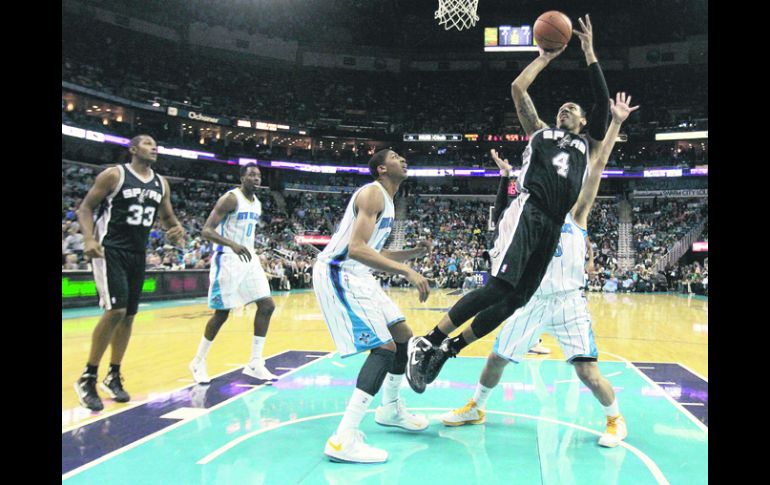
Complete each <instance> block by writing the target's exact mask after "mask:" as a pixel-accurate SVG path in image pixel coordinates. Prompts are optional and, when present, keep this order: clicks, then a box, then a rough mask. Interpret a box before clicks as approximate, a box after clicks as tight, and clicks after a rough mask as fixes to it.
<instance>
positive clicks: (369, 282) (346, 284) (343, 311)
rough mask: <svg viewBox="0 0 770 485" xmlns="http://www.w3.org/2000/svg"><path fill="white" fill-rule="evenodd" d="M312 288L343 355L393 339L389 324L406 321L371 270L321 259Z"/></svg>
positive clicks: (315, 270)
mask: <svg viewBox="0 0 770 485" xmlns="http://www.w3.org/2000/svg"><path fill="white" fill-rule="evenodd" d="M313 291H314V292H315V296H316V299H318V305H319V306H320V307H321V312H322V313H323V316H324V320H326V325H327V326H328V327H329V332H330V333H331V335H332V340H334V345H336V346H337V351H338V352H339V353H340V356H341V357H349V356H351V355H355V354H357V353H359V352H363V351H365V350H369V349H373V348H376V347H379V346H381V345H383V344H386V343H388V342H390V341H391V340H393V337H392V336H391V335H390V331H389V330H388V327H390V326H391V325H395V324H396V323H398V322H402V321H404V320H405V318H404V314H403V313H401V310H400V309H399V308H398V306H396V304H395V303H393V301H392V300H391V299H390V298H388V296H387V295H386V294H385V292H384V291H383V290H382V287H380V283H379V282H378V281H377V280H376V279H375V278H374V276H372V275H371V274H370V273H365V274H354V273H351V272H348V271H345V270H343V269H340V268H339V267H338V266H336V265H330V264H328V263H323V262H320V261H319V262H317V263H316V264H315V265H314V266H313Z"/></svg>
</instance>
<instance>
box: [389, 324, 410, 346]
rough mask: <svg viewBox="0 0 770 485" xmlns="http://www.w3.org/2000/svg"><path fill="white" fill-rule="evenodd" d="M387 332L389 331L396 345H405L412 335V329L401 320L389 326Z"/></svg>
mask: <svg viewBox="0 0 770 485" xmlns="http://www.w3.org/2000/svg"><path fill="white" fill-rule="evenodd" d="M388 330H390V334H391V335H392V336H393V340H394V341H395V342H396V343H398V344H405V343H406V342H408V341H409V339H410V338H412V335H414V334H413V333H412V329H411V328H409V325H407V324H406V322H405V321H403V320H402V321H400V322H398V323H396V324H393V325H391V326H390V327H389V328H388Z"/></svg>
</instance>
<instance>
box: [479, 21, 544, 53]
mask: <svg viewBox="0 0 770 485" xmlns="http://www.w3.org/2000/svg"><path fill="white" fill-rule="evenodd" d="M484 51H485V52H537V43H536V42H535V38H534V36H533V35H532V26H531V25H519V26H514V25H499V26H497V27H484Z"/></svg>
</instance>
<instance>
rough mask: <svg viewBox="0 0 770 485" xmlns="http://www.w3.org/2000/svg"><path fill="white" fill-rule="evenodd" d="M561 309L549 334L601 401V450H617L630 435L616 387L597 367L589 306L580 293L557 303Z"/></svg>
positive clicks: (575, 293) (555, 316) (557, 309)
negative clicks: (603, 425) (604, 421)
mask: <svg viewBox="0 0 770 485" xmlns="http://www.w3.org/2000/svg"><path fill="white" fill-rule="evenodd" d="M554 304H555V305H558V308H556V309H555V310H554V311H553V312H552V313H553V317H554V318H553V320H552V322H551V325H550V329H549V332H550V333H551V334H552V335H553V336H554V337H556V339H557V340H558V341H559V345H560V346H561V348H562V351H563V352H564V356H565V357H566V359H567V362H569V363H571V364H573V366H574V367H575V373H576V374H577V376H578V378H580V380H581V381H582V382H583V384H585V385H586V387H588V388H589V389H590V390H591V392H592V393H593V395H594V397H596V399H597V400H598V401H599V403H600V404H601V405H602V408H603V409H604V414H605V415H606V417H607V428H606V431H605V433H604V434H603V435H602V436H601V437H600V438H599V444H600V445H601V446H607V447H614V446H617V445H618V443H619V442H620V441H622V440H623V439H624V438H625V437H626V436H627V435H628V430H627V428H626V423H625V419H624V418H623V416H622V415H621V414H620V410H619V407H618V401H617V398H616V396H615V391H614V390H613V389H612V384H610V382H609V381H608V380H607V378H605V377H604V376H603V375H602V374H601V372H600V370H599V366H598V364H597V359H598V357H599V352H598V350H597V348H596V342H595V340H594V334H593V330H592V328H591V315H590V313H589V312H588V302H587V301H586V299H585V297H584V296H583V295H582V294H581V293H580V292H579V291H576V292H574V293H573V294H571V295H568V296H565V297H562V298H560V299H558V300H555V301H554Z"/></svg>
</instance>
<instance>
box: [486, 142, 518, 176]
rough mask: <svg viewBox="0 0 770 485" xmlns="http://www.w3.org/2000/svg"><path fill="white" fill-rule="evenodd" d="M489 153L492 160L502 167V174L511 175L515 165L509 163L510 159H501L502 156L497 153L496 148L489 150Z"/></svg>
mask: <svg viewBox="0 0 770 485" xmlns="http://www.w3.org/2000/svg"><path fill="white" fill-rule="evenodd" d="M489 154H490V155H491V156H492V160H494V161H495V163H496V164H497V167H498V168H499V169H500V175H501V176H503V177H507V176H509V175H510V174H511V171H512V170H513V167H512V166H511V164H510V163H508V159H507V158H506V159H504V160H502V159H500V157H499V156H498V155H497V150H495V149H494V148H493V149H491V150H489Z"/></svg>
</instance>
